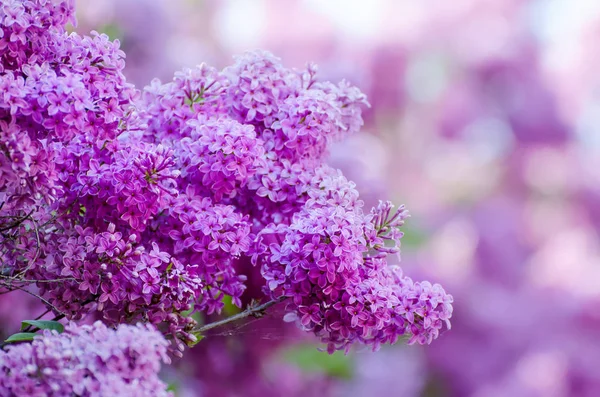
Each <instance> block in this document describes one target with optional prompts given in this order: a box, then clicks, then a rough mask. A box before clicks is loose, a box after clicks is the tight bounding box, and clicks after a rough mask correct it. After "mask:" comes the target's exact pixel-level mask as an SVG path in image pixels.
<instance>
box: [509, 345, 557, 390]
mask: <svg viewBox="0 0 600 397" xmlns="http://www.w3.org/2000/svg"><path fill="white" fill-rule="evenodd" d="M515 370H516V373H517V376H518V377H519V380H520V381H521V383H522V384H523V385H525V387H526V388H527V389H528V390H531V391H532V392H534V393H540V395H543V396H546V397H552V396H556V397H558V396H565V395H567V390H566V385H565V384H564V379H565V375H566V372H567V365H566V362H565V358H564V357H563V355H562V354H561V353H560V351H553V352H535V353H531V354H529V355H527V356H525V357H523V358H522V359H521V360H519V362H518V363H517V366H516V368H515Z"/></svg>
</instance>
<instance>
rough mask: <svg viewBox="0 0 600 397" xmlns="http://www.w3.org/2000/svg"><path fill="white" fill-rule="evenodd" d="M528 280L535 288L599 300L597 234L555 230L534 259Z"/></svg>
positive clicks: (584, 231) (577, 230) (599, 275)
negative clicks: (555, 290)
mask: <svg viewBox="0 0 600 397" xmlns="http://www.w3.org/2000/svg"><path fill="white" fill-rule="evenodd" d="M548 227H549V228H550V227H552V225H548ZM529 278H530V280H531V283H532V285H537V286H540V287H554V288H558V289H561V290H566V291H569V292H570V293H571V294H572V295H574V296H579V297H581V298H588V297H592V298H598V297H599V296H600V249H599V247H598V244H597V235H596V233H595V232H594V230H592V229H586V228H572V229H567V230H561V229H560V228H555V234H554V236H553V237H552V238H549V239H548V240H547V242H546V244H544V246H543V247H542V248H541V249H540V251H538V252H537V253H536V254H535V255H534V256H533V258H532V259H531V264H530V266H529Z"/></svg>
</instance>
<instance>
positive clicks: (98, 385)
mask: <svg viewBox="0 0 600 397" xmlns="http://www.w3.org/2000/svg"><path fill="white" fill-rule="evenodd" d="M167 346H168V342H167V341H166V340H165V339H164V338H163V337H162V335H161V334H160V333H159V332H157V331H156V330H155V329H153V328H152V327H151V326H149V325H146V326H142V325H141V324H139V325H137V326H131V325H119V326H118V327H117V328H116V329H115V330H112V329H109V328H107V327H106V326H105V325H104V324H102V323H101V322H96V323H94V324H93V325H83V326H76V325H74V324H73V325H68V326H67V327H66V330H65V332H64V333H63V334H57V333H56V331H52V332H51V331H45V333H44V335H43V336H38V337H36V339H35V340H34V341H33V342H32V343H25V344H18V345H12V346H9V347H8V348H7V350H6V351H1V350H0V374H1V376H0V396H6V397H9V396H32V397H34V396H40V397H42V396H56V397H58V396H61V397H62V396H71V395H77V396H139V397H143V396H148V397H150V396H152V397H155V396H165V397H166V396H171V395H172V394H171V393H169V392H167V385H166V384H164V383H163V382H162V381H161V380H160V379H159V378H158V372H159V370H160V367H161V363H162V362H165V363H168V362H169V358H168V357H167Z"/></svg>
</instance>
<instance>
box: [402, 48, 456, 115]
mask: <svg viewBox="0 0 600 397" xmlns="http://www.w3.org/2000/svg"><path fill="white" fill-rule="evenodd" d="M447 83H448V70H447V68H446V64H445V63H444V59H443V57H442V56H441V55H440V54H436V53H434V52H433V53H423V54H420V55H419V56H417V57H415V59H413V60H412V61H411V62H410V63H409V64H408V67H407V70H406V89H407V90H408V93H409V95H410V96H411V98H412V99H413V100H415V101H416V102H423V103H427V102H433V101H434V100H436V99H437V98H438V97H439V96H440V94H441V93H442V91H443V90H444V88H445V87H446V84H447Z"/></svg>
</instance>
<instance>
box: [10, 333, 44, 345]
mask: <svg viewBox="0 0 600 397" xmlns="http://www.w3.org/2000/svg"><path fill="white" fill-rule="evenodd" d="M36 335H37V334H35V333H34V332H18V333H16V334H13V335H11V336H9V337H8V339H6V340H5V341H4V342H6V343H16V342H30V341H32V340H33V337H34V336H36Z"/></svg>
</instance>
